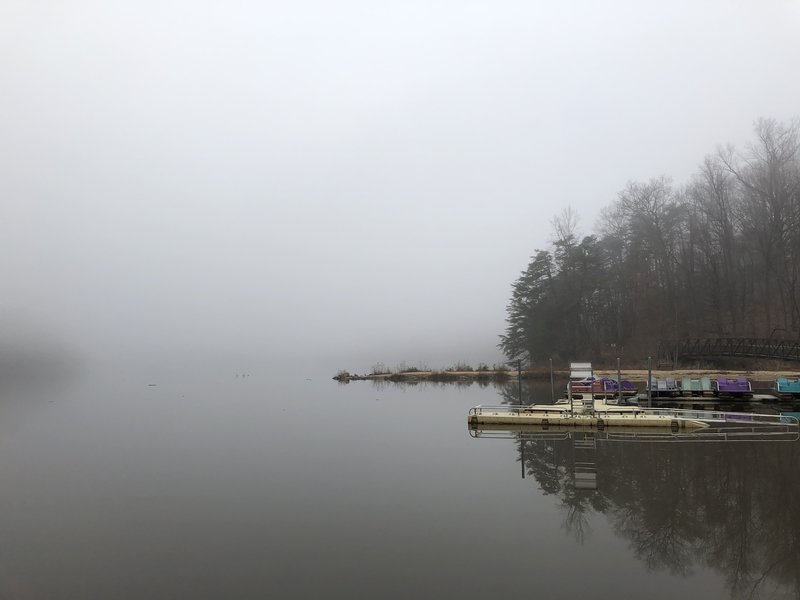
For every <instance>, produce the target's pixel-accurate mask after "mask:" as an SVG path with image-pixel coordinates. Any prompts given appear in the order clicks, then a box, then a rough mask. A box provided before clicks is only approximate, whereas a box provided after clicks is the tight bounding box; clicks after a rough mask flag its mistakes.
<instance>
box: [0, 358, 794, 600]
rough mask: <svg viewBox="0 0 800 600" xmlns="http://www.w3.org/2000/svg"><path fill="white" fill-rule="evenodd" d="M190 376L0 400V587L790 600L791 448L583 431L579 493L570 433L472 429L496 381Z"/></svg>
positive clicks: (34, 591)
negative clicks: (497, 435) (583, 480)
mask: <svg viewBox="0 0 800 600" xmlns="http://www.w3.org/2000/svg"><path fill="white" fill-rule="evenodd" d="M198 372H201V373H202V375H197V374H192V375H174V376H166V375H162V376H159V377H157V378H153V377H151V376H149V375H148V374H147V373H141V374H130V373H128V374H126V375H125V376H121V375H119V374H105V375H104V374H99V373H98V374H95V375H94V376H90V377H85V378H84V379H82V380H79V381H75V382H72V383H71V385H69V386H67V385H64V386H59V385H41V384H30V385H27V386H19V387H17V388H15V389H13V390H5V391H4V392H3V396H2V405H0V482H2V490H3V491H2V493H0V531H2V539H3V544H2V546H0V555H1V557H2V558H0V597H4V598H5V597H9V598H109V597H114V598H142V597H164V598H183V597H192V598H227V597H239V598H250V597H252V598H261V597H265V596H267V595H269V596H272V597H286V598H291V597H299V598H312V597H319V596H322V595H325V596H328V597H342V598H349V597H353V596H354V595H356V594H357V595H363V596H367V597H368V596H372V597H388V598H410V597H441V596H445V595H446V596H451V595H453V596H455V595H458V596H461V597H466V598H490V597H498V596H506V597H523V596H524V597H530V596H532V595H533V596H539V597H549V598H573V597H578V596H581V597H586V598H611V597H619V596H620V595H621V594H622V595H624V596H626V597H633V596H637V595H638V596H642V597H648V598H675V597H678V596H685V597H704V598H728V597H748V595H749V594H751V593H753V597H774V596H776V595H779V594H788V595H789V596H791V597H794V596H796V595H797V594H798V591H800V581H799V580H798V577H799V576H800V575H799V574H800V556H798V553H799V552H800V533H798V532H800V522H798V521H800V517H797V516H796V510H795V507H796V506H798V505H800V480H798V475H797V473H798V465H800V461H799V460H798V457H799V456H800V452H798V444H797V443H787V442H747V443H737V444H719V443H697V444H670V443H655V444H653V443H649V444H631V443H612V442H608V441H605V442H604V441H600V440H597V441H595V443H594V445H593V448H592V449H591V453H590V455H589V456H588V459H589V460H591V461H593V462H594V465H595V467H596V473H597V477H596V489H591V490H582V489H576V487H575V485H574V483H575V478H574V473H575V466H576V461H577V462H584V461H585V460H586V459H587V455H586V454H585V453H586V452H587V450H586V444H585V443H582V442H581V441H580V440H578V445H577V449H576V439H575V438H574V437H572V438H564V439H549V440H542V439H526V440H520V439H488V438H477V439H476V438H474V437H472V436H471V435H470V433H469V432H468V430H467V427H466V413H467V410H468V409H469V407H470V406H472V405H475V404H479V403H497V402H499V401H502V400H503V398H504V396H503V395H502V394H501V393H499V390H497V389H495V388H494V387H491V386H489V387H480V386H477V385H472V386H454V385H443V386H434V385H425V386H395V385H383V386H375V385H373V384H371V383H369V382H356V383H351V384H349V385H338V384H336V383H335V382H332V381H331V380H330V379H329V376H328V375H327V374H322V373H298V374H297V375H291V376H288V377H287V376H286V375H285V374H283V376H281V377H277V376H275V375H274V374H270V373H268V372H263V373H259V372H253V373H249V374H248V376H243V374H239V373H234V372H216V371H215V370H214V369H213V368H212V369H203V370H199V371H198ZM150 384H155V385H150ZM548 390H549V386H548ZM547 393H549V391H548V392H547ZM507 395H508V393H507V394H506V396H507ZM581 453H584V454H581ZM521 461H522V462H521Z"/></svg>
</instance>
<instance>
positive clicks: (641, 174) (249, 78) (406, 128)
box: [0, 0, 800, 374]
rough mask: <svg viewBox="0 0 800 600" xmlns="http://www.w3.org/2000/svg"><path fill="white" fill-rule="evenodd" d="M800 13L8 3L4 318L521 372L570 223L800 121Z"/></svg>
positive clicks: (90, 330)
mask: <svg viewBox="0 0 800 600" xmlns="http://www.w3.org/2000/svg"><path fill="white" fill-rule="evenodd" d="M798 72H800V1H798V0H794V1H778V0H776V1H769V0H766V1H742V2H735V1H709V2H703V1H691V2H688V1H687V2H649V1H631V2H602V3H600V2H589V1H586V2H532V1H519V2H514V1H503V0H500V1H494V2H488V1H481V2H475V1H468V0H459V1H455V0H442V1H436V0H427V1H425V2H416V1H407V2H376V1H370V2H368V1H363V2H356V1H349V2H348V1H342V2H322V1H311V0H305V1H304V0H300V1H296V2H268V1H259V2H257V1H252V2H248V1H235V2H203V1H191V2H189V1H187V0H173V1H169V0H167V1H161V0H159V1H158V2H156V1H143V2H109V1H102V2H101V1H96V2H91V1H80V0H78V1H69V0H59V1H38V2H30V1H27V2H26V1H17V0H4V1H3V2H2V3H0V85H1V86H2V88H1V89H0V92H1V93H0V134H2V142H1V143H0V186H2V187H1V188H0V190H1V193H2V196H0V197H1V198H2V221H0V223H2V236H0V273H2V278H3V279H2V280H3V293H2V297H1V299H0V326H1V327H2V328H3V329H4V330H5V333H4V337H5V339H6V343H8V340H10V339H16V338H15V336H17V337H19V338H20V339H22V338H25V337H26V336H27V337H29V338H30V339H35V340H40V341H41V340H50V339H52V340H56V341H58V343H59V344H62V345H64V346H65V347H70V348H74V350H75V351H76V352H81V353H86V354H87V355H89V356H95V357H101V356H104V355H109V354H115V355H122V356H124V355H125V354H126V353H140V354H141V353H144V354H147V353H151V352H152V353H162V354H164V355H168V356H169V355H172V356H175V355H179V354H183V355H186V354H191V353H192V352H205V353H214V352H218V353H220V355H225V354H231V355H243V354H248V353H249V354H251V355H252V356H257V357H259V358H260V359H264V360H266V359H275V358H281V359H300V358H302V360H305V361H315V362H316V363H317V364H319V365H321V366H324V367H325V368H329V369H330V370H331V371H332V373H331V374H333V372H335V370H336V369H338V368H348V369H350V370H351V371H353V370H354V371H359V372H360V371H362V370H366V369H368V368H369V367H370V365H372V364H374V363H376V362H378V361H382V362H385V363H386V364H387V366H395V365H396V364H398V363H399V362H400V361H406V362H407V363H409V364H410V365H414V364H416V363H417V362H418V361H422V362H425V363H426V364H428V365H430V366H432V367H440V366H447V365H449V364H452V363H453V362H455V361H457V360H466V361H469V362H472V363H473V364H475V363H477V362H478V361H486V362H493V361H495V360H498V359H499V358H500V356H499V354H498V351H497V349H496V348H495V344H496V343H497V341H498V340H497V335H498V334H500V333H502V331H503V328H504V318H505V305H506V302H507V300H508V297H509V294H510V288H511V284H512V282H513V281H514V280H515V279H516V278H517V276H518V275H519V273H520V271H521V270H523V269H524V268H525V266H526V265H527V262H528V259H529V257H530V256H531V255H532V254H533V252H534V250H535V249H536V248H541V247H545V246H547V244H548V243H549V241H550V237H551V226H550V220H551V218H552V217H553V216H554V215H556V214H557V213H559V212H560V211H561V209H562V208H564V207H566V206H572V207H573V208H574V209H576V210H577V211H578V212H579V214H580V215H581V228H582V231H583V232H584V233H591V231H592V229H593V226H594V224H595V219H596V217H597V214H598V212H599V209H600V208H602V207H603V206H605V205H608V204H609V203H611V202H612V201H613V200H614V199H615V197H616V193H617V192H618V191H619V190H620V189H622V188H623V187H624V185H625V183H626V182H627V181H628V180H631V179H647V178H650V177H654V176H658V175H661V174H667V175H670V176H672V177H673V178H674V180H675V182H676V183H678V184H680V183H684V182H685V181H687V180H688V178H689V177H690V176H691V175H692V173H693V172H694V170H695V168H696V166H697V165H698V164H699V163H700V162H701V161H702V159H703V156H704V155H705V154H707V153H712V152H714V150H715V148H716V147H717V145H719V144H725V143H729V142H730V143H733V144H735V145H737V146H739V147H743V146H744V144H745V143H746V142H747V141H748V139H749V138H750V136H751V132H752V126H753V122H754V121H755V120H756V119H758V118H759V117H773V118H776V119H778V120H781V121H788V120H789V119H791V118H793V117H797V116H800V77H798V75H797V74H798Z"/></svg>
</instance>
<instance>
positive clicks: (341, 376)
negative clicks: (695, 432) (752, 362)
mask: <svg viewBox="0 0 800 600" xmlns="http://www.w3.org/2000/svg"><path fill="white" fill-rule="evenodd" d="M594 374H595V376H596V377H611V378H613V379H616V377H617V371H616V369H596V370H595V372H594ZM651 374H652V376H653V377H659V378H663V377H687V376H688V377H703V376H707V377H710V378H712V379H714V378H716V377H718V376H719V377H747V378H748V379H750V380H754V381H773V380H775V379H776V378H778V377H800V373H799V372H798V371H797V370H774V371H766V370H743V369H738V370H712V369H678V370H663V369H658V370H656V369H653V370H652V371H651ZM553 375H554V376H555V377H556V378H558V379H564V378H566V377H569V371H568V370H566V369H555V370H553ZM620 375H621V377H622V379H627V380H628V381H641V382H646V381H647V369H621V370H620ZM518 376H519V377H521V378H522V379H525V380H545V379H549V378H550V371H549V370H547V369H545V370H542V369H523V370H522V371H520V372H519V373H518V372H517V371H516V370H515V369H482V368H478V369H469V370H456V369H444V370H416V369H412V370H406V371H397V372H391V371H385V372H379V373H369V374H364V375H358V374H354V373H349V372H348V371H339V373H337V374H336V375H335V376H334V377H333V379H335V380H336V381H339V382H341V383H347V382H350V381H415V382H416V381H431V382H447V381H496V382H503V381H508V380H511V379H516V378H517V377H518Z"/></svg>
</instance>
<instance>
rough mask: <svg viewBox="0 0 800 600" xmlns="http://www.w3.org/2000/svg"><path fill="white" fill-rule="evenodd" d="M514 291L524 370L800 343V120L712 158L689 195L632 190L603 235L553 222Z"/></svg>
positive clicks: (687, 187)
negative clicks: (698, 348)
mask: <svg viewBox="0 0 800 600" xmlns="http://www.w3.org/2000/svg"><path fill="white" fill-rule="evenodd" d="M552 225H553V233H554V238H555V241H554V242H553V243H552V246H551V247H550V248H548V249H545V250H536V251H535V254H534V255H533V257H532V258H531V260H530V263H529V264H528V267H527V268H526V269H525V271H523V272H522V274H521V275H520V277H519V278H518V279H517V280H516V281H515V282H514V284H513V286H512V295H511V299H510V301H509V304H508V306H507V318H506V323H507V327H506V330H505V333H504V334H503V335H501V336H500V343H499V347H500V348H501V350H502V351H503V352H504V353H505V354H506V356H507V357H508V358H510V359H513V358H530V359H531V360H541V359H545V358H548V357H559V358H561V359H564V360H567V359H570V358H591V359H592V360H603V359H608V358H612V357H614V356H619V355H621V354H622V353H623V350H624V354H625V355H626V356H637V357H639V356H647V355H653V356H655V354H654V353H655V351H656V345H657V343H658V342H659V340H669V339H680V338H687V337H771V336H772V337H781V338H791V339H797V338H798V333H799V332H800V300H798V297H799V296H800V120H796V121H792V122H790V123H781V122H778V121H776V120H774V119H761V120H759V121H758V122H757V123H756V125H755V139H754V140H753V141H751V142H750V143H749V144H747V146H746V147H745V148H744V149H743V150H738V149H736V148H734V147H732V146H727V147H725V148H721V149H719V150H718V151H717V152H716V153H715V154H713V155H709V156H707V157H706V158H705V160H704V161H703V162H702V164H701V165H700V166H699V167H698V169H697V171H696V173H695V175H694V176H693V177H692V178H691V180H690V181H689V182H688V183H686V184H684V185H680V186H678V185H675V184H673V182H672V181H671V180H670V178H668V177H666V176H662V177H658V178H654V179H651V180H649V181H646V182H641V181H631V182H629V183H628V184H627V185H626V186H625V188H624V189H623V190H622V191H620V192H619V194H618V197H617V199H616V200H615V201H614V202H613V203H612V204H611V205H610V206H608V207H606V208H605V209H604V210H603V211H602V213H601V218H600V223H599V226H598V228H597V231H598V233H597V234H595V235H588V236H584V237H580V236H579V235H578V233H577V215H576V214H575V212H574V211H572V210H571V209H569V208H568V209H565V210H564V211H563V212H562V213H561V214H560V215H559V216H557V217H556V218H554V219H553V221H552Z"/></svg>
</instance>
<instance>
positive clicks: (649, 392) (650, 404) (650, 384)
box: [647, 356, 653, 408]
mask: <svg viewBox="0 0 800 600" xmlns="http://www.w3.org/2000/svg"><path fill="white" fill-rule="evenodd" d="M652 361H653V358H652V357H651V356H648V357H647V408H653V362H652Z"/></svg>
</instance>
